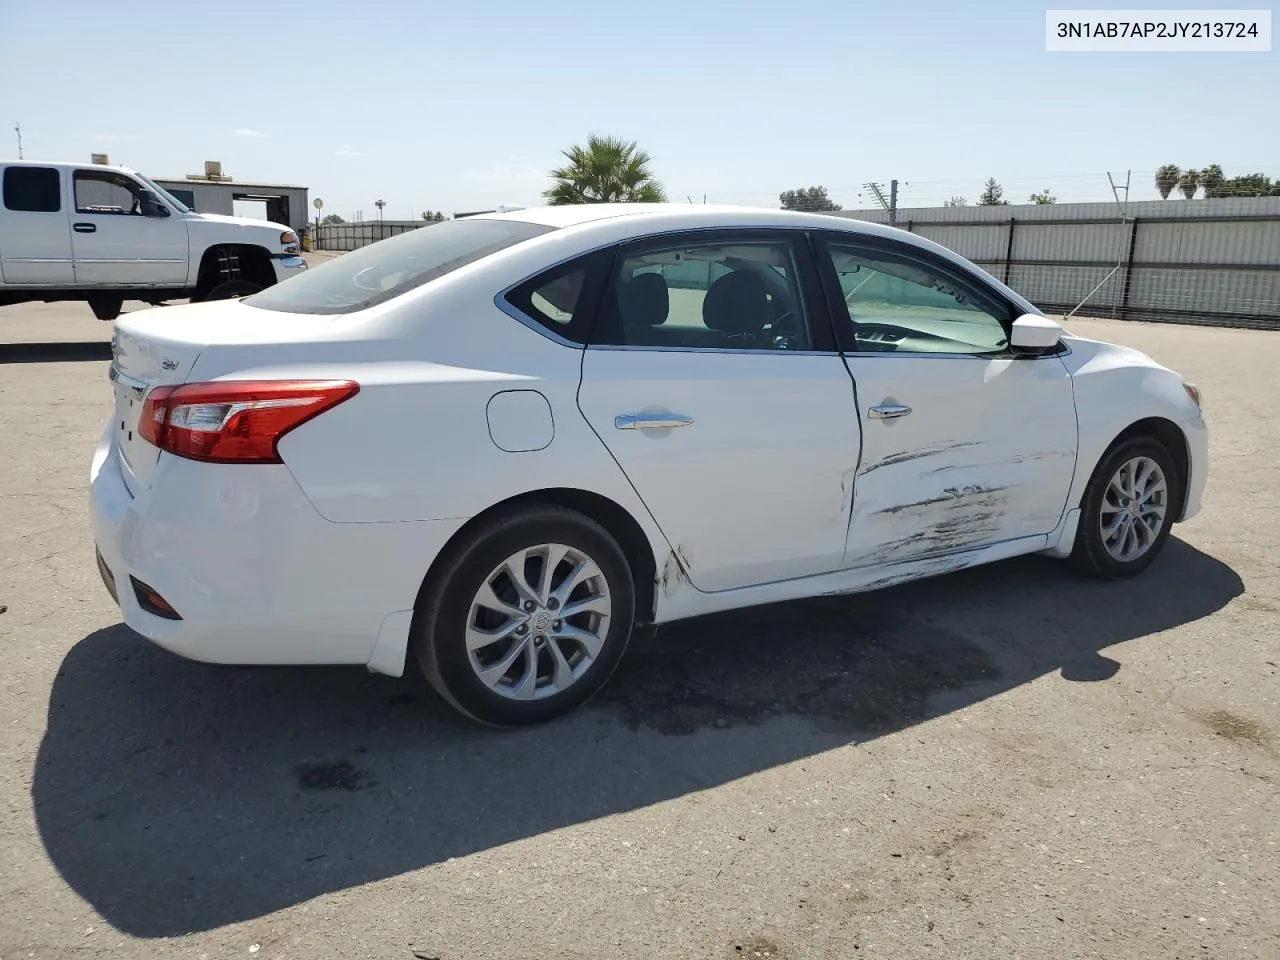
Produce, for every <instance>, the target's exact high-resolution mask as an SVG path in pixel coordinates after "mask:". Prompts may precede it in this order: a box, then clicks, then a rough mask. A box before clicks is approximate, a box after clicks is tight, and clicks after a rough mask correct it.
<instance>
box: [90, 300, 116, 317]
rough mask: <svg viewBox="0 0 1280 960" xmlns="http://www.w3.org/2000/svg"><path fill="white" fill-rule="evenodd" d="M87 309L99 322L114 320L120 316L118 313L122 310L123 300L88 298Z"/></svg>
mask: <svg viewBox="0 0 1280 960" xmlns="http://www.w3.org/2000/svg"><path fill="white" fill-rule="evenodd" d="M89 309H90V310H92V311H93V315H94V316H95V317H97V318H98V319H99V320H114V319H115V318H116V317H118V316H120V311H121V310H123V309H124V299H123V298H121V297H90V298H89Z"/></svg>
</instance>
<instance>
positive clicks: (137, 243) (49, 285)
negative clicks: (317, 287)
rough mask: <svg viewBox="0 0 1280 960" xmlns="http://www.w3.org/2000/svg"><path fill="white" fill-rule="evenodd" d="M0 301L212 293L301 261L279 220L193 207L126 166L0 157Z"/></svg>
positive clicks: (100, 307)
mask: <svg viewBox="0 0 1280 960" xmlns="http://www.w3.org/2000/svg"><path fill="white" fill-rule="evenodd" d="M0 187H2V188H3V191H2V192H3V197H2V198H0V306H4V305H6V304H14V303H27V302H30V301H45V302H52V301H55V300H85V301H87V302H88V304H89V306H90V308H92V310H93V313H94V316H96V317H98V319H100V320H114V319H115V318H116V317H117V316H118V315H119V313H120V308H121V306H122V304H123V303H124V301H125V300H142V301H145V302H147V303H153V304H158V303H162V302H164V301H166V300H181V299H190V300H193V301H197V300H220V299H228V298H231V297H238V296H243V295H245V294H249V293H253V292H254V291H256V290H260V289H262V288H263V287H268V286H271V285H272V284H274V283H277V282H279V281H280V280H283V279H285V278H286V277H289V276H292V275H293V274H296V273H299V272H301V271H302V270H305V269H306V268H307V265H306V263H305V262H304V261H303V259H302V257H301V256H300V255H299V249H298V237H297V236H296V235H295V234H294V232H293V231H292V230H290V229H288V228H287V227H285V226H282V225H281V224H278V223H268V222H267V221H265V220H247V219H244V218H242V217H225V216H220V215H218V214H210V213H196V212H195V211H193V210H191V209H190V208H188V207H187V206H186V205H184V204H183V203H182V201H180V200H178V199H177V198H176V197H174V196H173V195H172V194H170V193H167V192H166V191H165V190H164V189H163V188H161V187H160V186H158V185H156V184H155V183H153V182H151V181H150V180H148V179H147V178H146V177H144V176H143V175H142V174H140V173H137V172H136V171H133V170H129V169H127V168H125V167H117V166H104V165H98V164H78V163H43V162H36V161H18V160H0Z"/></svg>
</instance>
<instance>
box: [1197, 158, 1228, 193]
mask: <svg viewBox="0 0 1280 960" xmlns="http://www.w3.org/2000/svg"><path fill="white" fill-rule="evenodd" d="M1226 179H1227V178H1226V176H1224V175H1223V173H1222V167H1220V166H1219V165H1218V164H1216V163H1211V164H1209V165H1208V166H1207V167H1205V168H1204V169H1203V170H1201V171H1200V186H1202V187H1204V195H1205V197H1206V198H1208V197H1216V196H1219V195H1220V194H1219V193H1218V191H1219V190H1221V189H1222V183H1223V181H1224V180H1226Z"/></svg>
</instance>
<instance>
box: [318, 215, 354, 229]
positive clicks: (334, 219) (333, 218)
mask: <svg viewBox="0 0 1280 960" xmlns="http://www.w3.org/2000/svg"><path fill="white" fill-rule="evenodd" d="M346 222H347V221H345V220H343V219H342V218H341V217H340V216H338V215H337V214H336V213H326V214H325V215H324V219H323V220H321V221H320V225H321V226H324V225H326V224H330V223H346Z"/></svg>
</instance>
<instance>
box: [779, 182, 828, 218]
mask: <svg viewBox="0 0 1280 960" xmlns="http://www.w3.org/2000/svg"><path fill="white" fill-rule="evenodd" d="M778 202H779V203H781V204H782V209H783V210H804V211H807V212H810V213H822V212H828V211H833V210H840V209H842V208H841V206H840V204H838V203H833V202H832V200H831V198H830V197H829V196H827V188H826V187H800V188H799V189H797V190H784V191H782V193H780V194H778Z"/></svg>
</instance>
